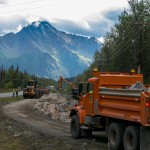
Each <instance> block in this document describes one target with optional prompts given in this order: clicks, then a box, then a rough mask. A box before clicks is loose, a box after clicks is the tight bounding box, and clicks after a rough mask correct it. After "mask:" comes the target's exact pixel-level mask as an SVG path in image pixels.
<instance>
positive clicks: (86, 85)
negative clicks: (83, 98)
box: [79, 82, 93, 94]
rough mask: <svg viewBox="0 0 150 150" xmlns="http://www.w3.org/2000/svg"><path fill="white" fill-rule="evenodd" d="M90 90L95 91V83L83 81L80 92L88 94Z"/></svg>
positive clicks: (80, 84)
mask: <svg viewBox="0 0 150 150" xmlns="http://www.w3.org/2000/svg"><path fill="white" fill-rule="evenodd" d="M90 91H93V85H92V84H91V83H88V82H81V83H79V93H80V94H86V93H89V92H90Z"/></svg>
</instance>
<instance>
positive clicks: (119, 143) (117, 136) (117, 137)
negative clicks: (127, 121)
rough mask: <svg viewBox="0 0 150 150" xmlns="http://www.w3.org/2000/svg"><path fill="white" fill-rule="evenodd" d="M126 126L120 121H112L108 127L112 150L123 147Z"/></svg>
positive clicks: (109, 142) (119, 149)
mask: <svg viewBox="0 0 150 150" xmlns="http://www.w3.org/2000/svg"><path fill="white" fill-rule="evenodd" d="M123 134H124V128H123V125H122V124H120V123H112V124H111V125H110V127H109V129H108V144H109V149H110V150H121V149H123Z"/></svg>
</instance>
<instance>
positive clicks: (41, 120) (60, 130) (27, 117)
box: [2, 99, 107, 150]
mask: <svg viewBox="0 0 150 150" xmlns="http://www.w3.org/2000/svg"><path fill="white" fill-rule="evenodd" d="M36 101H37V100H36V99H26V100H22V101H19V102H14V103H10V104H7V105H5V106H3V108H2V110H3V113H4V115H5V116H8V117H10V118H12V119H13V120H15V121H17V122H18V123H19V122H20V123H23V124H26V125H28V126H30V127H32V128H34V129H35V130H36V131H38V132H40V133H43V134H46V135H50V137H52V136H54V137H57V138H60V139H62V140H64V141H66V142H67V143H69V144H70V145H71V147H70V148H69V149H74V150H76V149H84V150H107V139H106V137H105V136H104V133H101V134H100V133H98V132H96V133H93V136H92V137H91V138H84V137H83V138H81V139H73V138H72V137H71V134H70V128H69V124H68V123H63V122H59V121H54V120H52V119H50V118H49V117H48V116H45V115H43V114H41V113H39V112H37V111H34V110H33V106H34V105H35V102H36Z"/></svg>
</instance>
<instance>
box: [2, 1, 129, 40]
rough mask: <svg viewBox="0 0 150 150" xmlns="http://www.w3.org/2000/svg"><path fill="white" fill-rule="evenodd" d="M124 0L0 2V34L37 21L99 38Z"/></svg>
mask: <svg viewBox="0 0 150 150" xmlns="http://www.w3.org/2000/svg"><path fill="white" fill-rule="evenodd" d="M127 1H128V0H0V35H2V34H6V33H8V32H12V31H13V32H16V31H19V30H20V29H21V28H22V27H23V26H26V25H27V24H28V23H31V22H33V21H37V20H47V21H49V22H50V23H51V24H52V25H54V26H55V27H56V28H57V29H58V30H63V31H66V32H69V33H75V34H80V35H84V36H95V37H97V38H100V37H102V36H103V35H104V34H105V32H106V31H107V30H109V28H110V26H112V25H113V24H114V23H115V22H117V20H118V15H119V14H120V13H121V12H122V11H123V9H124V8H127V7H128V2H127Z"/></svg>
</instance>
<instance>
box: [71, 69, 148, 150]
mask: <svg viewBox="0 0 150 150" xmlns="http://www.w3.org/2000/svg"><path fill="white" fill-rule="evenodd" d="M93 75H94V77H92V78H90V79H88V82H84V83H83V82H82V83H79V99H80V100H79V104H78V105H77V106H74V107H73V108H72V110H71V112H70V117H71V123H70V129H71V134H72V136H73V138H79V137H80V136H82V133H84V135H86V136H90V135H92V131H106V133H107V136H108V143H109V144H108V145H109V149H110V150H123V149H124V150H139V149H140V150H150V87H149V86H148V85H144V84H143V75H142V74H136V73H134V72H132V73H129V74H127V73H101V72H99V71H97V70H95V71H93Z"/></svg>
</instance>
